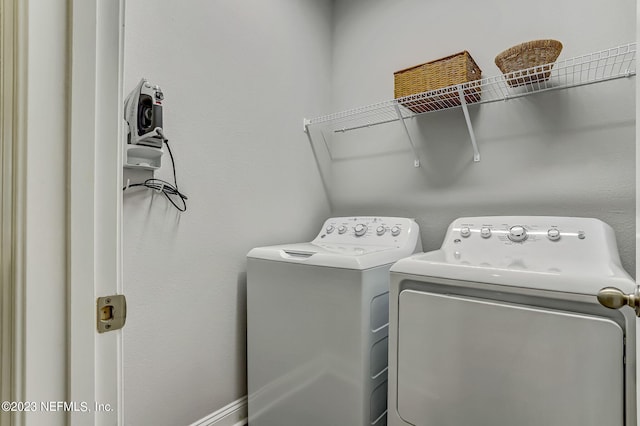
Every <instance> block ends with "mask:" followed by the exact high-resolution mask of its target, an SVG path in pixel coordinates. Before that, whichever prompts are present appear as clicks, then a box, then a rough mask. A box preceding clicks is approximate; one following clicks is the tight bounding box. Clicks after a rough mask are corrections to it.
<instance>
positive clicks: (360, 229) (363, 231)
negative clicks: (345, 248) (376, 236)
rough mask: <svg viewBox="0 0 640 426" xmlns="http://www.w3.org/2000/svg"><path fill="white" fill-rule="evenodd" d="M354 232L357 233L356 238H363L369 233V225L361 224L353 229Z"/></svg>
mask: <svg viewBox="0 0 640 426" xmlns="http://www.w3.org/2000/svg"><path fill="white" fill-rule="evenodd" d="M353 231H354V232H355V234H356V237H362V236H363V235H364V234H366V233H367V225H364V224H362V223H359V224H357V225H356V226H355V227H354V228H353Z"/></svg>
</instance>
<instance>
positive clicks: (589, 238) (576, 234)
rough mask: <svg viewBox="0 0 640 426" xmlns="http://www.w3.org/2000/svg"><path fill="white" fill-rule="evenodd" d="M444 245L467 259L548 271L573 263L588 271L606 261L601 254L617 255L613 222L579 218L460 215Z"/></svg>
mask: <svg viewBox="0 0 640 426" xmlns="http://www.w3.org/2000/svg"><path fill="white" fill-rule="evenodd" d="M442 250H443V251H444V252H445V253H446V254H447V255H448V256H450V257H449V259H454V261H455V262H459V263H463V264H469V265H478V266H504V267H509V268H518V269H536V268H537V267H541V268H542V269H544V270H549V271H554V270H560V269H564V268H565V267H566V266H567V265H569V264H572V263H573V264H574V265H575V266H576V267H580V268H582V269H583V270H586V269H589V268H591V266H593V267H595V264H596V263H597V264H599V265H600V266H603V265H604V263H606V262H603V259H607V261H608V260H610V259H614V261H615V259H619V255H618V249H617V245H616V240H615V234H614V232H613V229H612V228H611V227H610V226H609V225H607V224H606V223H604V222H602V221H600V220H598V219H591V218H575V217H551V216H486V217H465V218H460V219H456V220H455V221H454V222H453V223H452V224H451V225H450V226H449V229H448V231H447V235H446V237H445V240H444V242H443V244H442ZM534 265H535V267H534ZM555 265H558V266H557V267H556V266H555Z"/></svg>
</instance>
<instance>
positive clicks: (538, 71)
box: [495, 40, 562, 87]
mask: <svg viewBox="0 0 640 426" xmlns="http://www.w3.org/2000/svg"><path fill="white" fill-rule="evenodd" d="M561 51H562V43H560V42H559V41H558V40H533V41H528V42H526V43H522V44H519V45H517V46H513V47H511V48H509V49H507V50H505V51H504V52H502V53H500V54H499V55H498V56H496V59H495V61H496V65H497V66H498V68H500V71H502V73H503V74H509V73H513V74H510V75H509V76H508V78H507V83H508V84H509V86H511V87H517V86H522V85H524V84H529V83H536V82H542V81H546V80H547V79H549V76H550V75H551V68H552V67H553V62H555V60H556V59H558V55H560V52H561ZM534 67H535V68H534ZM527 68H533V69H530V70H527V71H521V70H526V69H527Z"/></svg>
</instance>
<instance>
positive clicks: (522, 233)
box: [509, 225, 527, 243]
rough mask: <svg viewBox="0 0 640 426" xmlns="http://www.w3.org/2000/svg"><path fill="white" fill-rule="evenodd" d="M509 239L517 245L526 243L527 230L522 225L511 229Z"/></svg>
mask: <svg viewBox="0 0 640 426" xmlns="http://www.w3.org/2000/svg"><path fill="white" fill-rule="evenodd" d="M509 239H510V240H511V241H514V242H516V243H519V242H521V241H524V240H526V239H527V230H526V229H524V226H521V225H515V226H512V227H511V228H509Z"/></svg>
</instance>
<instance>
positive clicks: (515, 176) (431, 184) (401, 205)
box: [314, 0, 636, 274]
mask: <svg viewBox="0 0 640 426" xmlns="http://www.w3.org/2000/svg"><path fill="white" fill-rule="evenodd" d="M333 16H334V32H333V71H332V78H333V80H332V88H333V92H332V95H333V96H332V102H333V110H332V111H328V112H334V111H341V110H346V109H350V108H354V107H358V106H363V105H367V104H371V103H376V102H379V101H383V100H387V99H392V98H393V72H394V71H397V70H400V69H404V68H407V67H410V66H412V65H417V64H419V63H423V62H427V61H430V60H434V59H438V58H441V57H444V56H448V55H450V54H453V53H457V52H460V51H462V50H468V51H469V52H470V54H471V55H472V56H473V58H474V59H475V61H476V62H477V63H478V65H479V66H480V68H481V69H482V71H483V76H485V77H489V76H493V75H499V74H500V70H499V69H498V68H497V67H496V65H495V64H494V62H493V60H494V57H495V56H496V55H497V54H498V53H499V52H501V51H502V50H504V49H506V48H508V47H510V46H513V45H515V44H518V43H520V42H523V41H529V40H535V39H539V38H555V39H557V40H560V41H561V42H562V43H563V44H564V50H563V52H562V53H561V56H560V58H559V59H563V58H570V57H573V56H579V55H582V54H587V53H591V52H595V51H598V50H602V49H606V48H609V47H613V46H617V45H620V44H625V43H628V42H632V41H635V17H636V5H635V2H627V1H621V0H616V1H614V2H589V4H588V6H586V5H585V4H584V2H580V1H577V0H571V1H563V2H556V1H553V0H542V1H541V2H538V3H536V4H535V6H534V5H531V4H530V3H524V2H523V3H522V6H517V2H516V4H514V2H513V1H508V0H487V1H483V2H482V4H481V6H480V4H479V3H477V2H475V3H472V2H471V3H470V2H468V1H464V0H447V1H443V0H442V1H441V0H432V1H421V0H402V1H389V0H348V1H347V0H344V1H336V3H335V6H334V13H333ZM634 94H635V78H631V79H622V80H616V81H612V82H606V83H602V84H597V85H592V86H583V87H579V88H573V89H568V90H562V91H557V92H549V93H541V94H535V95H532V96H528V97H525V98H520V99H512V100H509V101H506V102H497V103H492V104H485V105H480V106H470V108H469V110H470V115H471V121H472V123H473V126H474V130H475V133H476V137H477V139H478V145H479V149H480V153H481V161H480V162H479V163H473V161H472V155H473V152H472V149H471V143H470V139H469V134H468V132H467V128H466V125H465V121H464V116H463V114H462V110H461V109H455V110H448V111H440V112H435V113H430V114H426V115H423V116H421V117H418V118H416V119H414V120H408V125H409V130H410V132H411V133H412V135H413V137H414V141H415V143H416V145H417V148H418V151H419V155H420V157H421V160H422V167H420V168H413V156H412V154H411V151H410V149H409V143H408V141H407V139H406V137H405V135H404V131H403V130H402V128H401V127H400V125H399V124H398V123H390V124H386V125H381V126H376V127H372V128H367V129H362V130H355V131H351V132H347V133H344V134H337V135H336V136H334V137H333V138H330V139H329V140H328V143H329V145H330V147H331V149H332V154H333V161H330V160H329V159H328V156H327V154H326V148H324V143H323V142H320V141H321V139H320V138H319V137H317V136H318V135H317V134H316V135H314V143H315V146H316V147H317V151H318V153H319V157H320V159H321V164H322V165H323V169H324V175H325V176H327V181H328V184H329V188H330V189H329V193H330V195H331V201H332V206H333V214H334V215H351V214H376V215H395V216H409V217H415V218H416V220H417V222H418V223H419V225H420V227H421V232H422V241H423V244H424V249H425V251H428V250H432V249H435V248H438V247H439V246H440V243H441V241H442V238H443V236H444V232H445V231H446V228H447V225H448V224H449V223H450V222H451V221H452V220H453V219H454V218H456V217H461V216H478V215H551V216H554V215H558V216H586V217H596V218H599V219H602V220H604V221H605V222H607V223H609V224H610V225H611V226H613V228H614V229H615V231H616V237H617V239H618V245H619V248H620V253H621V256H622V260H623V265H624V267H625V268H626V270H627V271H628V272H629V273H631V274H634V271H635V160H634V158H635V98H634Z"/></svg>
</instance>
